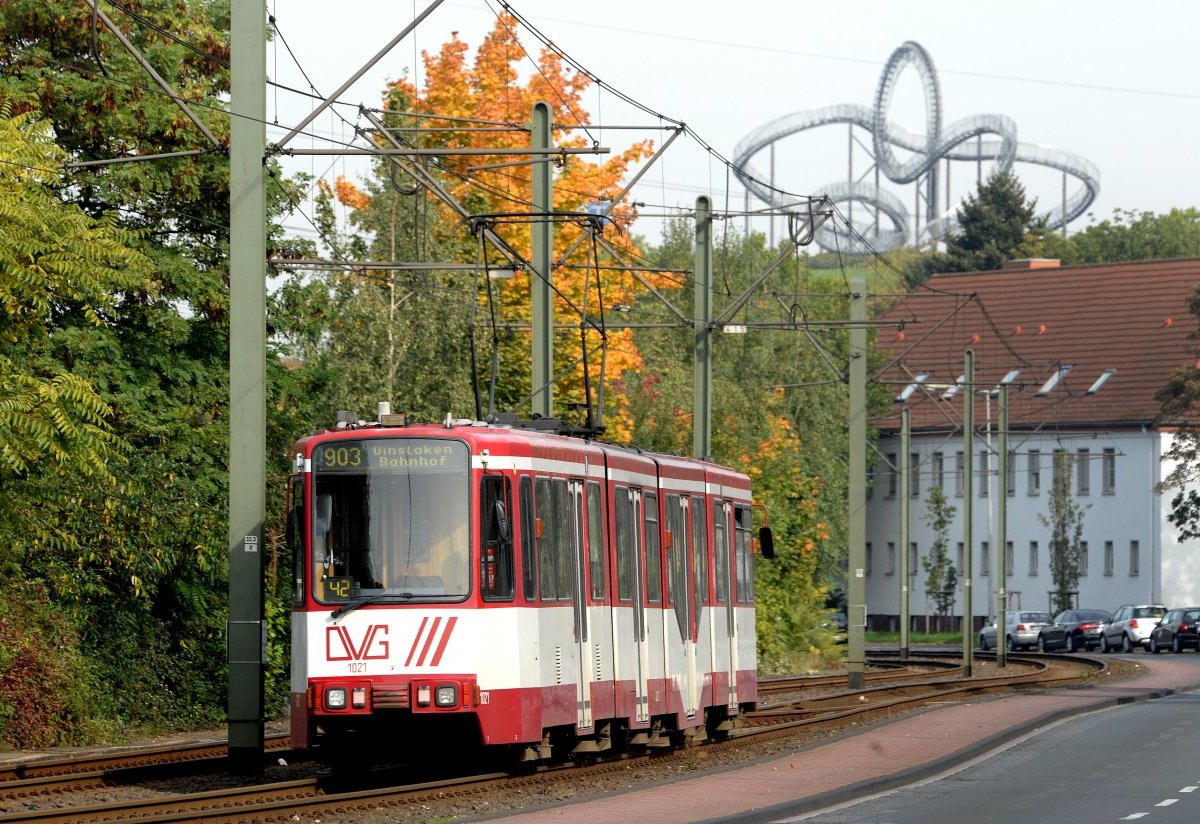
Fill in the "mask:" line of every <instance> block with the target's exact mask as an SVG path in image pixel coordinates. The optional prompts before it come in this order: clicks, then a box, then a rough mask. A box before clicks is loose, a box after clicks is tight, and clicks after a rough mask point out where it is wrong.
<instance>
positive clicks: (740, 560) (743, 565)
mask: <svg viewBox="0 0 1200 824" xmlns="http://www.w3.org/2000/svg"><path fill="white" fill-rule="evenodd" d="M752 526H753V521H752V517H751V513H750V507H747V506H739V507H735V508H734V511H733V537H734V543H733V550H734V556H735V558H734V562H735V563H736V565H737V602H738V603H739V604H752V603H754V555H753V552H752V546H753V545H752V542H751V540H750V533H751V528H752Z"/></svg>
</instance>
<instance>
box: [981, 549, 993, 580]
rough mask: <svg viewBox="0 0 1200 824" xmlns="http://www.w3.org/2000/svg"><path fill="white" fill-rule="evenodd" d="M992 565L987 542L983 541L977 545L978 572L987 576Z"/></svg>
mask: <svg viewBox="0 0 1200 824" xmlns="http://www.w3.org/2000/svg"><path fill="white" fill-rule="evenodd" d="M991 565H992V559H991V558H990V557H989V556H988V542H987V541H984V542H983V543H981V544H980V545H979V574H980V575H983V576H985V577H986V576H987V575H989V574H991V570H990V569H989V567H990V566H991Z"/></svg>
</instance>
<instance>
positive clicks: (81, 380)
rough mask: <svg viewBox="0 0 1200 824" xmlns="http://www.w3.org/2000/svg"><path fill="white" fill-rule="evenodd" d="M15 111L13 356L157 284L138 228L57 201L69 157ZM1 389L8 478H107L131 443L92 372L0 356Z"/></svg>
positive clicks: (7, 109) (8, 262) (1, 241)
mask: <svg viewBox="0 0 1200 824" xmlns="http://www.w3.org/2000/svg"><path fill="white" fill-rule="evenodd" d="M11 108H12V106H11V104H9V103H0V220H3V222H4V231H3V232H2V233H0V340H3V342H4V344H5V348H6V350H7V351H8V352H9V353H15V352H17V351H18V350H20V351H23V352H29V351H31V350H37V349H40V348H43V347H44V344H45V341H46V338H47V336H48V329H49V325H50V323H51V321H52V320H53V318H54V317H55V316H64V315H65V316H72V317H74V318H76V319H77V321H78V322H81V323H86V324H90V325H91V326H93V327H95V326H100V325H101V324H102V320H101V315H102V314H108V313H110V312H111V311H112V310H113V308H114V305H115V303H116V300H115V298H114V293H115V292H117V291H120V290H125V289H150V288H152V283H151V282H150V279H149V272H150V265H149V261H148V260H147V259H146V258H145V257H143V256H142V255H140V254H138V253H137V252H135V251H134V250H132V249H131V248H129V244H131V243H132V242H133V241H134V235H133V233H132V232H129V231H126V230H123V229H122V228H120V227H119V226H118V225H116V223H115V222H114V221H112V220H111V219H107V218H103V219H100V220H95V219H92V218H91V217H89V216H88V215H87V214H85V213H84V212H83V211H82V210H81V209H79V208H78V207H77V206H75V205H72V204H65V203H63V202H61V201H60V200H59V199H58V198H57V196H56V194H57V192H58V190H59V189H60V188H61V187H62V178H61V172H60V167H61V164H62V162H63V159H64V158H63V155H62V153H61V152H60V151H59V150H58V149H57V148H56V147H55V146H54V144H53V142H52V141H51V137H50V130H49V128H48V127H47V126H46V124H45V123H41V122H38V121H37V120H35V119H34V117H33V114H32V113H31V112H26V113H24V114H20V115H17V116H15V117H13V116H10V115H11ZM0 389H2V390H3V391H2V393H0V395H2V399H0V477H2V476H3V474H7V475H9V476H10V479H11V478H19V477H22V476H25V475H27V474H28V473H29V472H30V471H31V470H33V469H35V467H36V468H38V469H45V470H46V471H50V472H61V473H62V474H63V475H70V474H72V473H82V474H83V475H85V476H88V477H92V476H95V475H101V476H105V477H108V471H107V463H108V462H109V461H110V460H113V459H114V458H116V457H117V456H118V455H119V454H120V452H121V447H122V446H123V445H124V444H123V443H122V442H121V441H120V439H119V438H118V437H117V436H116V435H115V434H114V433H113V431H112V428H111V426H110V418H111V413H110V411H109V409H108V406H107V405H106V404H105V403H104V400H103V399H102V398H101V397H100V396H99V395H97V393H96V391H95V389H94V388H93V387H92V385H91V383H90V381H88V380H87V379H86V377H84V376H82V375H79V374H77V373H75V372H73V371H71V370H70V369H69V368H67V367H66V366H65V365H63V364H60V363H56V362H54V360H53V359H28V358H22V359H19V360H14V359H13V358H12V357H10V356H9V355H6V354H0ZM7 502H8V501H7V499H6V500H5V501H3V502H0V506H3V505H4V504H5V503H7Z"/></svg>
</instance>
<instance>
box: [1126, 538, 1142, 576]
mask: <svg viewBox="0 0 1200 824" xmlns="http://www.w3.org/2000/svg"><path fill="white" fill-rule="evenodd" d="M1141 567H1142V547H1141V545H1140V544H1139V543H1138V542H1137V541H1130V542H1129V577H1130V578H1136V577H1137V576H1138V573H1139V572H1140V571H1141Z"/></svg>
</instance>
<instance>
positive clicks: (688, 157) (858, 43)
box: [267, 0, 1200, 235]
mask: <svg viewBox="0 0 1200 824" xmlns="http://www.w3.org/2000/svg"><path fill="white" fill-rule="evenodd" d="M429 5H430V4H429V3H428V2H427V0H389V2H384V1H383V0H345V1H344V2H341V3H330V2H328V0H268V9H269V10H270V12H271V13H272V14H273V15H274V16H275V17H276V19H277V21H278V27H279V31H280V33H281V34H282V37H283V40H284V41H286V45H287V46H288V47H289V48H290V53H289V51H288V49H285V48H283V46H282V43H280V44H276V45H274V46H272V47H271V48H270V49H269V52H268V67H267V68H268V73H269V74H270V75H271V77H272V78H273V79H275V80H277V81H278V82H280V83H282V84H284V85H286V86H291V87H296V88H306V87H307V86H308V81H309V80H310V81H311V83H312V85H313V86H314V87H315V88H316V89H317V90H318V92H319V93H321V94H330V93H332V92H333V91H334V90H335V89H336V88H338V87H339V86H341V85H342V84H343V83H344V82H345V81H346V80H348V79H349V78H350V77H351V76H352V75H353V74H354V73H355V72H356V71H358V70H359V69H360V68H361V67H362V66H363V65H364V64H365V63H366V62H367V61H368V60H370V59H371V58H372V57H373V56H374V55H375V54H376V53H377V52H379V50H380V49H382V48H383V47H384V46H385V45H386V44H387V43H388V42H389V41H390V40H391V39H392V38H393V37H394V36H395V35H397V34H399V33H400V31H402V30H403V29H404V27H405V26H407V25H409V24H410V23H411V22H412V20H413V19H414V17H415V16H416V15H418V14H420V13H422V12H423V11H424V10H425V9H426V8H427V7H428V6H429ZM511 6H512V7H513V8H514V9H516V10H517V11H518V12H520V13H521V15H522V16H524V17H526V18H528V19H529V21H530V22H531V23H532V24H533V25H535V26H537V27H538V28H539V29H540V30H541V31H542V33H544V34H545V35H546V36H548V37H549V38H550V39H551V40H553V41H554V43H556V44H557V45H558V46H559V47H560V48H561V49H562V50H563V51H565V52H566V53H567V54H569V55H570V56H571V57H573V58H574V59H575V60H577V61H578V62H579V63H581V64H582V65H583V66H585V67H586V68H587V69H588V70H589V71H590V72H591V73H592V74H593V75H595V76H597V77H599V78H601V79H602V80H603V81H605V82H606V83H607V84H608V85H610V86H612V87H615V88H616V89H618V90H619V91H621V92H622V93H624V94H625V95H628V96H629V97H631V98H633V99H635V100H636V101H638V102H639V103H641V104H643V105H644V106H646V107H647V108H648V109H650V110H652V111H654V112H658V113H661V114H663V115H666V116H668V117H670V118H673V119H675V120H680V121H683V122H685V123H687V125H688V126H689V127H691V129H692V130H694V131H695V132H696V133H697V134H698V135H699V137H700V138H701V139H702V140H703V141H705V142H706V143H707V144H708V145H710V146H711V147H712V149H713V150H714V152H715V153H716V154H717V155H720V156H722V157H724V158H729V157H731V156H732V154H733V150H734V147H735V145H736V144H737V143H738V141H740V140H741V139H742V138H744V137H746V136H747V134H749V133H750V132H752V131H754V130H756V129H757V128H759V127H760V126H762V125H763V124H765V123H767V122H768V121H771V120H773V119H775V118H777V117H780V116H783V115H786V114H789V113H792V112H800V111H805V110H810V109H815V108H818V107H822V106H828V105H833V104H839V103H857V104H861V105H864V106H870V105H871V104H872V103H873V98H874V95H875V90H876V85H877V84H878V81H879V75H880V72H881V70H882V68H883V65H884V63H885V62H886V61H887V59H888V57H889V56H890V55H891V53H892V52H893V51H894V50H895V49H896V48H898V47H899V46H900V45H901V44H902V43H903V42H904V41H907V40H914V41H916V42H918V43H920V44H921V45H922V46H924V48H925V49H926V51H927V52H928V53H929V55H930V56H931V57H932V60H933V62H934V65H935V67H936V69H937V72H938V77H939V80H940V85H941V92H942V101H943V111H944V114H943V122H944V124H949V123H953V122H954V121H956V120H959V119H961V118H964V117H968V116H970V115H974V114H1003V115H1006V116H1008V117H1010V118H1012V120H1014V121H1015V122H1016V124H1017V128H1018V139H1019V140H1020V141H1022V142H1023V143H1029V144H1041V145H1044V146H1050V147H1053V148H1055V149H1061V150H1065V151H1068V152H1072V153H1074V154H1076V155H1079V156H1081V157H1083V158H1085V159H1087V160H1088V161H1090V162H1091V163H1093V164H1094V165H1095V166H1096V167H1097V168H1098V169H1099V172H1100V195H1099V197H1098V199H1097V200H1096V202H1095V203H1093V205H1092V206H1091V208H1090V211H1091V212H1092V213H1093V214H1095V215H1096V216H1097V218H1105V217H1109V216H1111V214H1112V211H1113V210H1114V209H1116V208H1128V209H1134V210H1148V211H1153V212H1158V213H1161V212H1166V211H1168V210H1170V209H1171V208H1174V207H1181V208H1186V207H1193V206H1200V57H1198V56H1197V53H1196V46H1195V38H1196V32H1197V31H1198V30H1200V3H1197V2H1195V0H1157V2H1154V3H1147V4H1138V5H1137V7H1136V8H1134V7H1131V6H1130V5H1129V4H1128V3H1117V2H1113V1H1112V0H1056V2H1036V3H1035V2H1026V0H1012V1H1011V2H1009V3H1005V4H999V3H962V2H961V1H960V2H941V0H938V1H937V2H934V1H933V0H929V1H928V2H907V3H901V2H895V1H894V0H892V1H891V2H883V0H870V2H843V3H839V4H816V3H803V2H798V0H790V2H784V0H742V1H741V2H736V3H731V2H728V0H720V1H718V0H688V2H679V1H677V0H606V2H603V3H567V2H563V0H513V2H512V3H511ZM498 9H499V6H498V4H497V3H496V2H494V0H446V2H444V3H443V4H442V5H441V6H440V7H439V8H437V9H436V10H435V11H433V12H432V14H430V16H429V17H428V18H427V19H426V20H425V21H424V22H423V23H422V24H421V25H420V26H419V27H418V28H417V29H416V31H415V33H414V34H413V35H412V36H410V37H409V38H407V39H405V40H404V41H403V42H402V43H400V44H399V45H398V46H396V48H395V49H394V50H393V51H392V52H391V53H390V54H389V55H388V56H387V57H385V58H384V59H383V60H381V61H380V62H379V63H378V64H377V65H376V66H375V67H374V68H372V69H371V70H370V71H368V72H367V73H366V75H364V77H363V78H362V79H361V80H360V81H359V82H358V83H357V84H355V85H354V86H353V87H352V88H351V89H349V90H348V91H347V92H346V93H345V94H343V95H342V96H341V98H340V99H341V100H342V101H344V102H347V103H353V104H358V103H363V104H365V105H368V106H377V105H378V104H379V100H380V93H381V91H382V88H383V86H384V84H385V83H386V82H387V81H388V80H390V79H395V78H397V77H400V76H403V75H404V74H405V73H407V74H409V75H410V76H413V75H415V77H416V79H417V81H418V82H421V81H423V71H422V68H421V64H420V60H419V57H418V55H419V53H420V52H421V51H430V52H434V51H436V50H437V49H439V48H440V46H441V44H442V43H444V42H445V41H446V40H448V39H449V37H450V34H451V32H454V31H457V32H458V33H459V37H460V38H462V39H463V40H464V41H466V42H467V44H468V45H470V46H471V47H475V46H477V45H478V44H479V42H480V40H481V39H482V37H483V35H484V34H485V33H486V32H487V31H488V30H489V29H490V27H491V26H492V24H493V23H494V21H495V15H496V13H497V11H498ZM522 38H523V40H525V41H526V42H527V43H528V44H529V48H530V50H531V51H533V50H534V49H535V48H536V47H537V43H536V42H535V41H533V40H532V39H531V38H528V37H526V36H524V34H523V35H522ZM301 69H302V70H303V72H304V75H307V78H308V80H305V77H304V76H303V75H302V74H301ZM920 89H921V86H920V83H919V81H918V79H917V75H916V72H915V71H913V70H912V69H911V68H909V69H907V70H906V71H905V72H904V73H903V74H902V76H901V78H900V81H899V84H898V87H897V94H896V98H895V100H894V102H893V105H892V108H891V111H890V116H891V118H892V119H893V120H894V121H895V122H897V123H898V124H899V125H901V126H903V127H904V128H906V129H908V130H909V131H912V132H918V133H923V132H924V131H925V115H924V105H923V102H922V97H921V91H920ZM585 104H586V105H587V106H588V109H589V113H590V115H591V118H592V121H593V122H602V123H605V124H610V125H611V124H620V125H639V126H640V125H645V126H648V127H649V126H652V125H653V124H654V123H655V120H654V118H653V117H651V116H650V115H647V114H645V113H643V112H639V111H636V110H634V109H632V108H630V107H629V106H628V105H626V104H624V103H622V102H621V101H620V100H619V99H618V98H616V97H615V96H613V95H611V94H608V93H606V92H603V91H599V90H596V89H593V90H592V91H590V92H588V93H587V95H586V96H585ZM312 105H313V104H312V102H311V101H308V100H305V99H303V98H300V97H298V96H295V95H289V94H288V93H286V92H283V91H274V90H271V91H269V93H268V109H269V118H268V119H269V120H270V119H273V118H275V117H278V121H279V123H280V125H281V126H290V125H291V124H293V123H295V122H296V121H297V120H298V119H299V118H301V117H303V116H304V115H306V114H307V113H308V111H309V110H310V109H311V107H312ZM347 117H348V118H349V119H351V120H353V117H352V113H348V114H347ZM310 129H311V130H312V131H313V132H315V133H318V134H322V135H332V136H334V137H335V138H336V139H339V140H342V139H344V140H347V141H348V140H349V139H350V138H351V137H352V136H353V132H352V129H351V127H350V126H347V125H346V124H344V123H342V122H341V121H340V120H339V119H337V118H335V117H333V116H332V115H329V114H326V115H323V116H321V117H319V118H318V119H317V120H316V121H314V123H313V124H312V126H311V127H310ZM282 134H283V131H281V130H279V129H275V128H270V129H269V130H268V139H269V140H276V139H278V138H280V137H281V136H282ZM856 134H857V135H858V136H859V138H860V139H861V140H863V141H867V142H868V143H869V135H867V134H866V133H865V132H861V131H856ZM634 137H655V138H656V140H659V141H661V140H662V139H663V134H662V133H661V132H654V131H651V130H649V129H648V130H647V131H646V132H645V133H644V134H638V133H619V132H609V133H606V134H605V135H604V136H603V138H602V139H601V142H602V144H603V145H606V146H612V147H613V148H614V149H619V148H621V147H622V146H623V145H624V143H625V142H627V141H629V140H631V139H633V138H634ZM685 144H686V145H685ZM294 145H296V146H305V145H307V146H315V145H319V144H318V143H317V142H316V141H315V140H313V139H311V138H299V139H298V142H296V143H295V144H294ZM847 145H848V128H847V127H846V126H844V125H842V126H832V127H826V128H825V129H822V130H820V131H819V132H818V131H812V132H806V133H804V134H803V135H797V136H795V137H791V138H788V139H786V140H783V141H781V142H780V143H778V144H777V145H776V149H775V154H776V160H775V164H776V172H775V174H776V182H777V183H778V184H779V185H780V186H781V187H783V188H786V189H788V190H790V191H793V192H803V193H814V194H815V193H819V192H821V191H822V190H823V186H825V185H826V184H829V183H832V182H837V181H844V180H845V179H846V178H847V175H848V172H849V170H848V159H847ZM755 163H756V166H758V167H759V168H760V170H762V171H765V170H766V169H767V168H768V161H767V159H766V154H765V153H763V154H761V155H760V157H759V159H757V160H756V161H755ZM869 163H870V160H869V159H868V157H867V155H866V153H865V151H864V150H863V149H856V150H855V154H854V156H853V166H854V173H855V175H859V174H861V173H862V172H863V171H864V170H865V169H866V168H867V166H868V164H869ZM295 164H296V166H297V167H299V168H304V169H306V170H308V171H310V172H312V173H313V174H316V175H328V176H329V177H333V176H335V175H336V174H345V175H346V176H347V177H350V178H351V179H361V177H362V176H363V174H364V173H365V172H364V167H363V165H362V164H361V163H358V164H356V163H355V162H353V161H346V160H337V159H334V158H315V159H314V158H305V159H303V160H302V161H300V160H297V161H295ZM986 173H987V167H986V166H985V169H984V174H986ZM1018 173H1019V174H1020V175H1021V177H1022V179H1023V180H1025V182H1026V186H1027V189H1028V194H1029V195H1030V196H1031V197H1036V198H1038V200H1039V201H1040V204H1041V205H1042V206H1043V207H1048V206H1052V205H1056V204H1057V203H1058V202H1059V201H1060V199H1061V191H1062V176H1061V175H1060V174H1059V173H1057V172H1053V173H1050V172H1045V171H1039V170H1038V169H1036V168H1032V167H1025V166H1021V167H1019V168H1018ZM975 175H976V170H975V168H974V166H968V165H966V164H958V165H956V166H955V168H954V169H952V171H951V179H952V186H953V189H954V192H953V197H954V198H955V199H957V198H958V197H960V196H961V195H962V194H964V193H965V192H966V191H967V187H968V186H972V185H973V184H974V180H975ZM727 179H728V175H727V173H726V169H725V167H724V165H723V164H722V163H721V160H720V157H715V156H712V155H710V154H709V153H707V152H706V151H705V150H704V148H703V147H702V146H701V145H699V144H698V143H697V142H696V141H694V140H691V139H685V138H680V140H678V141H676V143H675V144H674V145H672V147H671V149H670V150H669V151H668V152H667V153H666V154H665V155H664V158H663V160H662V162H661V163H660V164H659V165H658V166H656V167H655V168H654V169H653V170H652V171H651V172H650V173H649V174H647V176H646V178H645V180H644V185H643V186H641V187H639V189H638V190H637V192H636V193H635V197H636V199H637V200H639V201H641V202H644V203H646V204H648V205H647V206H646V207H645V211H646V212H652V211H655V210H656V209H657V210H658V211H662V209H659V208H658V207H660V206H662V207H675V206H682V207H685V208H690V207H691V206H692V205H693V204H694V203H695V199H696V196H697V195H699V194H702V193H704V194H710V195H711V196H712V197H713V199H714V203H715V204H716V206H717V207H718V208H721V207H722V206H723V205H724V204H725V203H726V202H728V204H729V207H730V208H731V209H740V208H741V207H742V205H743V189H742V188H741V187H740V186H739V185H738V184H737V182H736V180H734V181H733V182H732V184H731V185H729V186H728V187H727V185H726V180H727ZM893 188H894V191H895V193H896V194H897V195H898V196H899V197H901V199H902V200H903V201H905V202H906V203H908V204H909V208H910V209H911V204H912V198H913V194H912V192H913V189H912V187H911V186H908V187H901V186H896V187H893ZM1076 188H1077V184H1076V183H1075V182H1074V181H1069V182H1068V190H1069V193H1070V192H1073V191H1074V190H1075V189H1076ZM1087 223H1088V220H1087V218H1086V217H1084V218H1080V219H1079V220H1077V221H1075V222H1074V223H1073V224H1072V225H1071V227H1070V229H1071V230H1072V231H1078V230H1080V229H1082V228H1084V227H1085V226H1086V225H1087ZM289 225H294V224H293V223H292V222H289ZM759 228H763V229H764V230H765V226H761V227H759ZM637 230H638V231H640V232H642V233H643V234H650V235H653V234H654V232H653V230H652V229H651V224H650V223H649V222H647V225H641V224H639V226H638V228H637Z"/></svg>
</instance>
